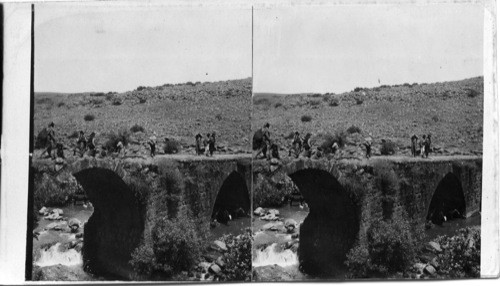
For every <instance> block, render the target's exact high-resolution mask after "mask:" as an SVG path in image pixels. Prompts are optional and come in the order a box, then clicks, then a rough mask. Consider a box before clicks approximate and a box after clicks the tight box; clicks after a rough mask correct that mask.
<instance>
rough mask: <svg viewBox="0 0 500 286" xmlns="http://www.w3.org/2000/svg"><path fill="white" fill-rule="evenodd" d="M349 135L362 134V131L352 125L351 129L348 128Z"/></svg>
mask: <svg viewBox="0 0 500 286" xmlns="http://www.w3.org/2000/svg"><path fill="white" fill-rule="evenodd" d="M347 133H349V134H353V133H361V129H360V128H359V127H357V126H354V125H352V126H351V127H349V128H347Z"/></svg>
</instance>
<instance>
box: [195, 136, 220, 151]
mask: <svg viewBox="0 0 500 286" xmlns="http://www.w3.org/2000/svg"><path fill="white" fill-rule="evenodd" d="M195 140H196V155H203V154H204V155H206V156H213V155H214V152H215V150H216V148H215V132H212V133H211V134H210V133H207V137H206V138H205V139H203V136H201V134H200V133H198V134H196V136H195Z"/></svg>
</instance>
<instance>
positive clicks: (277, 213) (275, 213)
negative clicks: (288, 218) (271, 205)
mask: <svg viewBox="0 0 500 286" xmlns="http://www.w3.org/2000/svg"><path fill="white" fill-rule="evenodd" d="M267 214H268V215H269V214H270V215H274V216H279V215H280V211H279V210H276V209H270V210H268V211H267Z"/></svg>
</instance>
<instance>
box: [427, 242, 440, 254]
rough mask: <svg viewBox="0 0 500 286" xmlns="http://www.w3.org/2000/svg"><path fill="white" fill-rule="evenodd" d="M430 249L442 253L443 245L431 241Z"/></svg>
mask: <svg viewBox="0 0 500 286" xmlns="http://www.w3.org/2000/svg"><path fill="white" fill-rule="evenodd" d="M428 246H429V249H430V250H432V251H436V252H441V251H443V250H442V249H441V245H439V243H437V242H435V241H430V242H429V244H428Z"/></svg>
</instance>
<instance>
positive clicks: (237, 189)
mask: <svg viewBox="0 0 500 286" xmlns="http://www.w3.org/2000/svg"><path fill="white" fill-rule="evenodd" d="M250 206H251V205H250V193H249V191H248V188H247V184H246V181H245V178H244V177H243V175H241V174H240V173H238V172H237V171H233V172H231V173H230V174H229V176H228V177H227V178H226V179H225V180H224V182H223V183H222V186H221V187H220V189H219V192H218V193H217V197H216V199H215V202H214V205H213V207H212V219H214V218H217V220H222V221H220V222H227V219H228V217H227V214H230V215H231V216H232V217H233V218H234V217H237V216H246V215H247V214H248V213H249V212H250Z"/></svg>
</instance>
